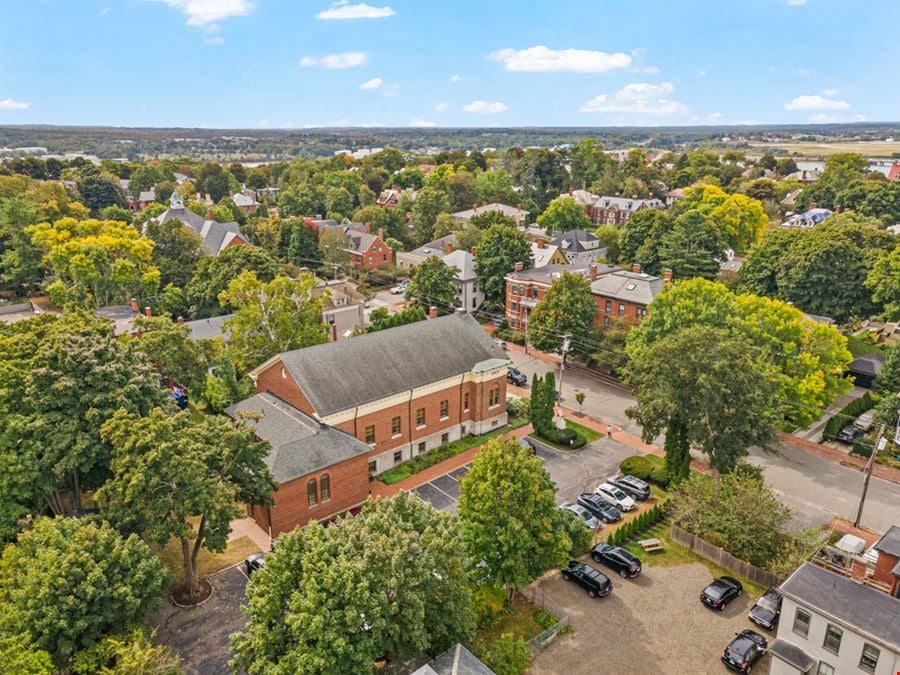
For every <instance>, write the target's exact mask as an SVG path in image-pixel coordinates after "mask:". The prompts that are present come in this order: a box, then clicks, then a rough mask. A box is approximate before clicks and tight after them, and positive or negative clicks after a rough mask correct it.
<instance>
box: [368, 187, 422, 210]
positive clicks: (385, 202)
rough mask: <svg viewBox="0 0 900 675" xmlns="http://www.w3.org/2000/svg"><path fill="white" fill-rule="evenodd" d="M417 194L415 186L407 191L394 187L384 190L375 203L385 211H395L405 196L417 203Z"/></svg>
mask: <svg viewBox="0 0 900 675" xmlns="http://www.w3.org/2000/svg"><path fill="white" fill-rule="evenodd" d="M416 194H417V192H416V186H415V185H413V186H412V187H408V188H406V189H404V188H400V187H398V186H396V185H394V186H393V187H390V188H387V189H385V190H382V191H381V193H380V194H379V195H378V199H377V200H376V201H375V203H376V204H378V206H380V207H381V208H384V209H394V208H396V207H397V206H398V205H399V204H400V199H401V198H402V197H403V196H404V195H406V196H407V197H409V198H410V199H411V200H413V201H415V199H416Z"/></svg>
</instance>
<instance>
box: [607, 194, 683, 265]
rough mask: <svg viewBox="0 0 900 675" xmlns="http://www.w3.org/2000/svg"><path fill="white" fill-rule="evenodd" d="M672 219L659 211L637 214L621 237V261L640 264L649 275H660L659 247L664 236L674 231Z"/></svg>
mask: <svg viewBox="0 0 900 675" xmlns="http://www.w3.org/2000/svg"><path fill="white" fill-rule="evenodd" d="M672 222H673V221H672V217H671V216H670V215H669V214H667V213H665V212H664V211H658V210H657V209H644V210H643V211H638V212H637V213H635V214H634V215H633V216H632V217H631V218H630V219H629V221H628V222H627V223H625V225H624V226H622V230H621V233H620V235H619V261H620V262H624V263H638V264H639V265H640V266H641V269H642V270H644V271H645V272H647V273H648V274H659V273H660V272H661V271H662V266H661V265H660V262H659V246H660V242H661V241H662V238H663V236H664V235H665V234H666V233H667V232H669V230H671V229H672Z"/></svg>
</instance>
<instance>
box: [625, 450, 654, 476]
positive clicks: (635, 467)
mask: <svg viewBox="0 0 900 675" xmlns="http://www.w3.org/2000/svg"><path fill="white" fill-rule="evenodd" d="M654 467H655V465H654V464H653V461H652V460H650V459H649V458H647V457H646V456H644V455H633V456H631V457H626V458H625V459H623V460H622V463H621V464H619V468H620V469H621V470H622V473H625V474H629V475H631V476H634V477H635V478H640V479H641V480H647V478H649V477H650V474H651V473H652V472H653V469H654Z"/></svg>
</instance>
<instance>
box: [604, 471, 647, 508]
mask: <svg viewBox="0 0 900 675" xmlns="http://www.w3.org/2000/svg"><path fill="white" fill-rule="evenodd" d="M608 482H609V483H610V485H615V486H616V487H617V488H619V489H620V490H621V491H622V492H624V493H625V494H627V495H628V496H629V497H631V498H632V499H636V500H637V501H639V502H643V501H646V500H647V499H649V498H650V483H648V482H646V481H643V480H641V479H640V478H636V477H635V476H628V475H625V476H613V477H612V478H610V479H609V481H608Z"/></svg>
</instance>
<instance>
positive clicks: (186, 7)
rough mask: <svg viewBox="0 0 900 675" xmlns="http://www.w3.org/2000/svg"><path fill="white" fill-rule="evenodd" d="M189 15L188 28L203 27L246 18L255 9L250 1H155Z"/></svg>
mask: <svg viewBox="0 0 900 675" xmlns="http://www.w3.org/2000/svg"><path fill="white" fill-rule="evenodd" d="M154 1H155V2H164V3H165V4H167V5H168V6H169V7H174V8H175V9H177V10H179V11H180V12H182V13H184V14H186V15H187V18H188V20H187V25H188V26H203V25H205V24H209V23H213V22H215V21H222V20H224V19H229V18H231V17H233V16H246V15H247V14H249V13H250V12H252V11H253V10H254V8H255V3H254V2H251V1H250V0H154Z"/></svg>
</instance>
